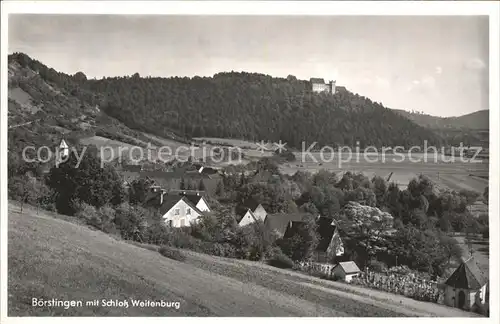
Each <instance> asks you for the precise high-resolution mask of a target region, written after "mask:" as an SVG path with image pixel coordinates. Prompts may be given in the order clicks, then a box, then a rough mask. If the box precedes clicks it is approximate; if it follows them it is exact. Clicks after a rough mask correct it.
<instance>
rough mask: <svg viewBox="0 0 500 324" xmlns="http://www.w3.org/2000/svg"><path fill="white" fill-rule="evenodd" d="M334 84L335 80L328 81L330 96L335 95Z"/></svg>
mask: <svg viewBox="0 0 500 324" xmlns="http://www.w3.org/2000/svg"><path fill="white" fill-rule="evenodd" d="M336 83H337V80H332V81H330V84H329V86H330V87H329V88H330V89H329V90H330V93H331V94H335V86H336Z"/></svg>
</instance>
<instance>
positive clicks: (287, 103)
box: [86, 72, 438, 148]
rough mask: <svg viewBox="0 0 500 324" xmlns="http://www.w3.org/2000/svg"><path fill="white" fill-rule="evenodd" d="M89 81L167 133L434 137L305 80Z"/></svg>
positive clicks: (406, 140) (369, 141)
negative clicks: (317, 90) (313, 90)
mask: <svg viewBox="0 0 500 324" xmlns="http://www.w3.org/2000/svg"><path fill="white" fill-rule="evenodd" d="M86 86H87V87H88V88H89V89H91V90H93V91H95V92H96V93H100V94H103V95H105V97H106V104H105V105H104V106H103V107H105V108H104V109H105V110H106V112H107V113H108V114H110V115H111V116H113V117H115V118H120V119H121V120H122V121H123V122H124V123H126V124H127V125H129V126H131V127H137V128H147V129H150V130H154V131H155V132H156V133H158V134H159V135H165V134H164V133H163V131H164V129H165V128H167V129H174V130H176V131H177V132H180V133H181V134H183V135H186V136H191V137H197V136H209V137H230V138H243V139H250V140H270V141H279V140H282V141H285V142H287V143H289V145H292V146H295V147H297V148H299V147H301V146H302V141H305V142H307V143H311V142H314V141H317V142H318V143H320V144H328V145H351V146H354V145H356V142H358V141H359V143H360V145H361V146H362V147H363V146H367V145H375V146H378V147H381V146H394V145H403V146H409V145H416V144H420V145H421V144H422V143H423V140H428V141H430V142H433V143H436V142H438V137H437V136H436V135H434V134H433V133H432V132H431V131H428V130H427V129H424V128H423V127H420V126H418V125H416V124H414V123H413V122H411V121H409V120H408V119H406V118H404V117H402V116H400V115H398V114H396V113H394V112H393V111H392V110H389V109H386V108H385V107H383V106H382V105H381V104H379V103H376V102H372V101H371V100H370V99H368V98H365V97H362V96H359V95H357V94H353V93H350V92H347V91H345V92H340V93H337V94H335V95H333V96H332V95H326V94H313V93H311V92H310V91H308V84H307V82H305V81H300V80H297V79H295V78H294V77H292V76H290V77H289V78H287V79H283V78H273V77H271V76H267V75H263V74H256V73H245V72H241V73H239V72H231V73H219V74H216V75H214V77H212V78H208V77H204V78H200V77H194V78H192V79H190V78H177V77H175V78H140V77H139V76H138V75H137V74H136V75H134V76H133V77H130V78H129V77H123V78H106V79H104V80H96V81H93V80H91V81H88V82H87V83H86Z"/></svg>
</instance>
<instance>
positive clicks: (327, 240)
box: [145, 185, 344, 262]
mask: <svg viewBox="0 0 500 324" xmlns="http://www.w3.org/2000/svg"><path fill="white" fill-rule="evenodd" d="M204 195H205V193H204V192H202V191H197V190H169V191H167V190H165V189H162V188H161V187H160V186H157V185H154V186H151V188H150V192H149V194H148V196H147V198H146V202H145V203H146V205H148V206H150V207H155V208H157V209H158V211H159V213H160V215H161V218H162V220H163V221H164V222H165V225H166V226H170V227H176V228H179V227H188V226H191V225H192V224H195V223H196V222H198V220H199V218H200V216H202V215H204V214H206V213H210V212H211V209H210V207H209V204H208V201H207V199H206V198H205V196H204ZM237 215H238V218H239V219H237V221H238V225H239V226H247V225H251V224H253V223H256V222H259V221H260V222H262V224H263V225H264V227H265V228H266V229H267V230H268V231H269V232H270V233H273V234H274V235H276V237H277V238H289V237H292V236H293V235H295V234H296V233H297V231H299V230H300V228H301V227H302V226H305V224H306V223H305V218H306V217H308V214H305V213H291V214H285V213H280V214H269V213H268V212H267V211H266V210H265V208H264V206H262V204H259V203H258V202H255V201H253V200H250V201H248V202H245V203H244V204H243V206H241V207H240V208H239V211H238V212H237ZM316 223H317V225H318V226H317V228H318V237H319V243H318V245H317V248H316V250H315V256H314V259H315V260H316V261H317V262H327V261H328V260H332V259H333V258H334V257H335V256H341V255H343V254H344V247H343V243H342V240H341V238H340V235H339V231H338V226H337V224H336V223H335V221H333V220H332V219H330V218H327V217H322V216H317V217H316Z"/></svg>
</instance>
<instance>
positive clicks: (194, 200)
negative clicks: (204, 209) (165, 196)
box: [181, 193, 203, 206]
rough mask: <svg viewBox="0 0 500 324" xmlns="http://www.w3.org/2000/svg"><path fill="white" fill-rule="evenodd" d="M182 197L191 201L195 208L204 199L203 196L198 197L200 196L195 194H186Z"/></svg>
mask: <svg viewBox="0 0 500 324" xmlns="http://www.w3.org/2000/svg"><path fill="white" fill-rule="evenodd" d="M181 195H182V196H184V197H186V198H187V200H189V201H190V202H191V203H193V204H194V205H195V206H196V205H197V204H198V203H199V202H200V200H201V199H202V198H203V196H202V195H198V194H193V193H189V194H188V193H186V194H182V193H181Z"/></svg>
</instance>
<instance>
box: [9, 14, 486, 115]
mask: <svg viewBox="0 0 500 324" xmlns="http://www.w3.org/2000/svg"><path fill="white" fill-rule="evenodd" d="M8 35H9V53H13V52H24V53H26V54H28V55H29V56H31V57H32V58H34V59H37V60H39V61H41V62H42V63H44V64H45V65H47V66H49V67H53V68H54V69H56V70H58V71H61V72H65V73H69V74H74V73H76V72H78V71H81V72H83V73H85V74H86V75H87V77H88V78H93V77H96V78H101V77H103V76H124V75H132V74H134V73H136V72H138V73H139V74H140V75H141V76H148V75H150V76H161V77H171V76H188V77H192V76H195V75H198V76H212V75H214V74H215V73H218V72H227V71H246V72H257V73H264V74H269V75H272V76H276V77H286V76H288V75H290V74H291V75H294V76H296V77H297V78H299V79H303V80H309V79H310V78H311V77H320V78H324V79H325V80H336V81H337V85H342V86H345V87H346V88H347V89H348V90H350V91H352V92H354V93H358V94H360V95H363V96H366V97H368V98H370V99H372V100H373V101H377V102H381V103H382V104H383V105H384V106H386V107H389V108H396V109H404V110H408V111H412V110H414V111H419V112H424V113H427V114H431V115H436V116H443V117H447V116H459V115H463V114H467V113H471V112H474V111H477V110H481V109H488V55H489V54H488V52H489V48H488V41H489V40H488V39H489V34H488V17H482V16H455V17H451V16H208V15H205V16H181V15H171V16H167V15H154V16H147V15H136V16H134V15H26V14H22V15H21V14H18V15H10V16H9V33H8Z"/></svg>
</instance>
